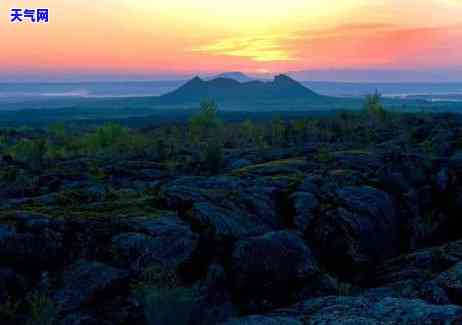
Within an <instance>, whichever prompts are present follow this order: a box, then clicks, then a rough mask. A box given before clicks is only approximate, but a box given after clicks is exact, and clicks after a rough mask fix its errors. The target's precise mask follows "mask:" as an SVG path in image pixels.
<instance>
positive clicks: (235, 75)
mask: <svg viewBox="0 0 462 325" xmlns="http://www.w3.org/2000/svg"><path fill="white" fill-rule="evenodd" d="M218 78H225V79H232V80H236V81H239V82H249V81H254V80H255V78H251V77H249V76H248V75H246V74H244V73H242V72H238V71H236V72H225V73H222V74H219V75H218V76H215V77H213V78H210V79H208V80H213V79H218Z"/></svg>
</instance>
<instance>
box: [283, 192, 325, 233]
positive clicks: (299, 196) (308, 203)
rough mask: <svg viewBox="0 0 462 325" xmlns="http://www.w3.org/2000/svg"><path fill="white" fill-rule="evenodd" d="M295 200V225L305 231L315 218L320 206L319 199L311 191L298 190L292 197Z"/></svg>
mask: <svg viewBox="0 0 462 325" xmlns="http://www.w3.org/2000/svg"><path fill="white" fill-rule="evenodd" d="M290 198H291V199H292V200H293V201H294V206H295V216H294V224H295V227H296V228H297V229H298V230H300V231H301V232H304V231H305V230H306V228H307V227H308V226H309V225H310V224H311V222H312V221H313V220H314V218H315V215H314V211H315V210H316V209H317V208H318V207H319V205H320V203H319V201H318V199H317V198H316V197H315V196H314V195H313V194H311V193H309V192H296V193H294V194H292V196H291V197H290Z"/></svg>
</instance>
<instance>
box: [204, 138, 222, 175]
mask: <svg viewBox="0 0 462 325" xmlns="http://www.w3.org/2000/svg"><path fill="white" fill-rule="evenodd" d="M223 160H224V157H223V145H222V144H221V143H220V142H219V141H214V140H209V141H208V142H207V144H206V147H205V164H206V166H207V170H208V171H210V172H211V173H214V174H215V173H218V172H219V171H220V170H221V168H222V166H223Z"/></svg>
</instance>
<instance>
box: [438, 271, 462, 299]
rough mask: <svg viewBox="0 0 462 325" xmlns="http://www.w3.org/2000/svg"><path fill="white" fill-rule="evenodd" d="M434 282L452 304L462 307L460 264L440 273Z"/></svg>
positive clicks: (461, 273) (461, 272)
mask: <svg viewBox="0 0 462 325" xmlns="http://www.w3.org/2000/svg"><path fill="white" fill-rule="evenodd" d="M435 282H436V283H437V284H438V286H440V287H441V288H442V289H443V290H444V291H445V292H446V293H447V296H448V297H449V299H450V300H451V302H452V303H454V304H458V305H462V262H459V263H457V264H456V265H454V266H453V267H452V268H450V269H449V270H447V271H445V272H443V273H441V274H440V275H439V276H438V277H437V278H436V279H435Z"/></svg>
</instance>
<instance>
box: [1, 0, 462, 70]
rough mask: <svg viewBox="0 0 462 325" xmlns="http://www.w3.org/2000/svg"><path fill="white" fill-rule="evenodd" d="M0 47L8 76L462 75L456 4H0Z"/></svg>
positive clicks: (8, 0) (107, 0)
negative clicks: (45, 17)
mask: <svg viewBox="0 0 462 325" xmlns="http://www.w3.org/2000/svg"><path fill="white" fill-rule="evenodd" d="M11 8H48V9H49V10H50V22H49V23H48V24H31V23H22V24H12V23H10V17H9V15H10V10H11ZM0 40H1V46H0V74H3V75H10V76H11V75H13V76H14V75H33V74H42V75H53V76H56V75H58V76H59V75H60V74H73V73H74V74H76V75H77V74H78V75H85V74H116V75H127V76H128V75H149V76H166V75H188V74H194V73H215V72H223V71H236V70H239V71H244V72H247V73H254V74H255V73H269V74H275V73H280V72H286V71H300V70H310V69H317V70H318V69H321V70H322V69H379V70H380V69H393V70H395V69H404V70H436V71H439V70H441V71H443V70H444V71H446V70H454V69H462V50H461V49H462V0H386V1H376V0H326V1H319V0H313V1H311V0H283V1H281V0H135V1H134V0H98V1H95V0H92V1H90V0H40V1H31V0H30V1H24V0H3V1H0ZM461 71H462V70H461ZM461 79H462V78H461Z"/></svg>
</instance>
